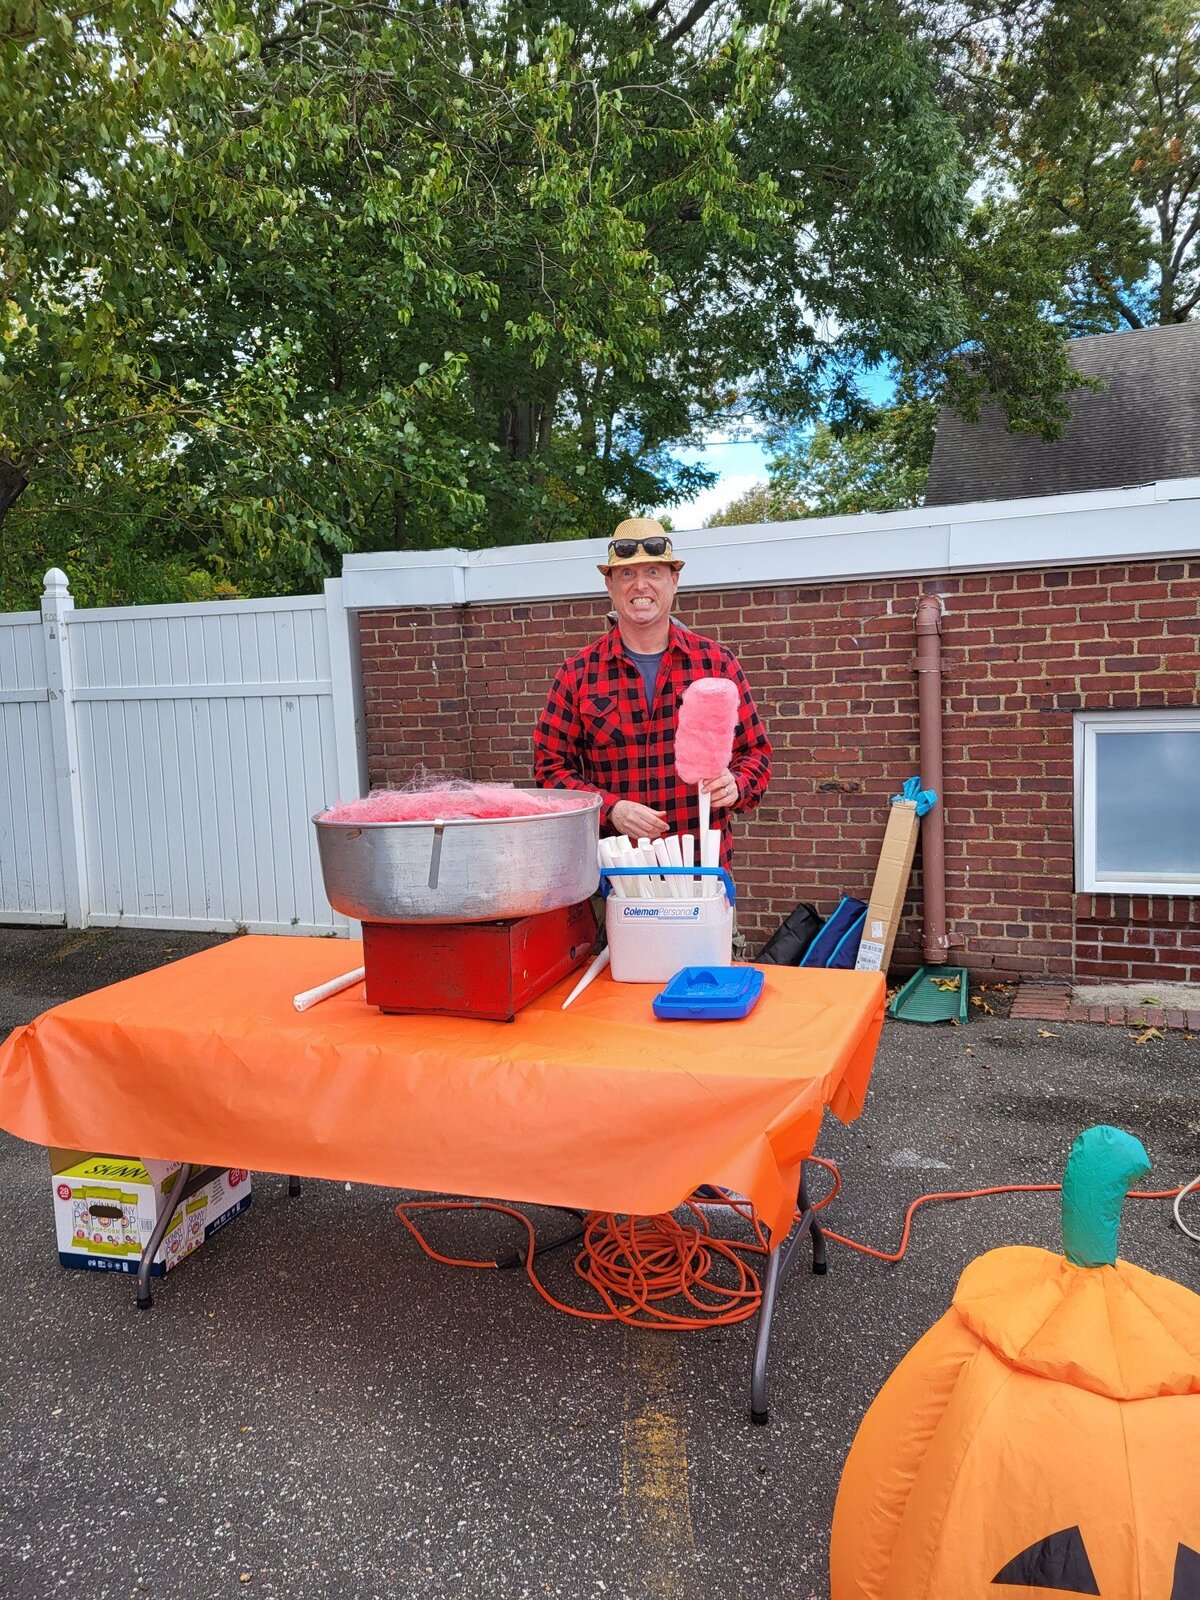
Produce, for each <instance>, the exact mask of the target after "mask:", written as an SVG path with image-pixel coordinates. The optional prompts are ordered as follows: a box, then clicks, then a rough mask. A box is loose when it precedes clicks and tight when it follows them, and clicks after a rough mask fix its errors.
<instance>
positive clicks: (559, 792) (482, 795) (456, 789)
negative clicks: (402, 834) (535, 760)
mask: <svg viewBox="0 0 1200 1600" xmlns="http://www.w3.org/2000/svg"><path fill="white" fill-rule="evenodd" d="M594 800H595V796H594V795H592V794H584V793H575V792H574V791H572V790H570V789H518V788H516V787H514V786H513V785H512V784H507V783H465V782H462V781H461V780H459V781H456V782H451V783H446V784H435V785H433V786H432V787H429V788H424V789H374V790H372V792H371V793H370V794H368V795H364V796H363V798H362V799H361V800H341V801H339V802H338V803H337V804H336V805H333V806H330V808H329V810H328V811H326V812H324V813H322V817H321V820H322V821H323V822H353V823H364V822H449V821H451V820H453V819H455V818H461V817H471V818H475V819H477V820H479V821H492V820H498V819H501V818H504V817H541V816H548V815H550V814H552V813H555V812H560V811H580V810H582V809H584V808H585V807H586V806H590V805H591V804H592V803H593V801H594Z"/></svg>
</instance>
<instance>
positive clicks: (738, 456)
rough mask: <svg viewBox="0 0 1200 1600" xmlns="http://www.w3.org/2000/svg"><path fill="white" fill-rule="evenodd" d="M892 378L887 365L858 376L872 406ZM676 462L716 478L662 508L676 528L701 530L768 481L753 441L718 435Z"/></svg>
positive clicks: (762, 454) (887, 391) (763, 455)
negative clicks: (701, 468)
mask: <svg viewBox="0 0 1200 1600" xmlns="http://www.w3.org/2000/svg"><path fill="white" fill-rule="evenodd" d="M895 383H896V380H895V375H894V373H893V371H892V369H891V368H890V366H889V365H887V364H886V363H884V364H881V365H879V366H877V367H875V368H873V369H871V370H869V371H866V372H864V373H862V374H861V376H860V379H859V384H860V388H861V389H862V392H863V394H864V395H865V396H866V397H867V399H869V400H870V401H871V402H872V403H873V404H875V405H881V404H882V403H883V402H884V401H886V400H888V399H889V398H890V396H891V395H892V394H893V392H894V390H895ZM678 455H679V459H680V460H681V461H684V462H686V463H687V464H688V465H689V466H692V465H696V464H699V465H700V466H704V467H707V468H708V469H709V471H710V472H716V473H718V474H719V477H718V480H717V482H716V484H715V485H714V486H713V488H711V489H706V490H705V491H704V493H703V494H699V495H697V496H696V498H695V499H694V500H689V501H686V502H685V503H684V504H682V505H678V506H670V507H664V508H663V509H665V510H667V512H668V514H669V515H670V518H671V522H672V524H673V526H675V527H676V528H680V529H683V528H702V527H703V526H704V524H705V522H706V521H707V519H708V518H709V517H710V516H711V515H712V514H713V512H714V511H720V510H721V509H722V508H723V507H725V506H727V505H728V504H729V502H730V501H731V500H736V499H737V497H738V496H739V495H741V494H745V492H746V490H747V489H750V488H753V486H754V485H755V484H756V483H765V482H766V478H767V452H766V450H764V448H763V446H762V445H761V444H760V443H759V442H758V441H757V440H755V439H731V440H729V441H728V442H726V441H724V440H722V439H721V438H720V436H719V435H714V437H713V439H712V440H711V441H710V442H709V444H708V445H707V446H706V447H705V448H703V449H696V450H680V451H679V452H678Z"/></svg>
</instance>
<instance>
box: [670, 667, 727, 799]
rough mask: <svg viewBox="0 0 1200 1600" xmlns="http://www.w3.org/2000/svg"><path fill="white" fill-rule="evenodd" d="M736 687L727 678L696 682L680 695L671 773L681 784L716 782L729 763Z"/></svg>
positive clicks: (697, 680) (706, 679)
mask: <svg viewBox="0 0 1200 1600" xmlns="http://www.w3.org/2000/svg"><path fill="white" fill-rule="evenodd" d="M738 698H739V697H738V687H737V684H736V683H734V682H733V681H732V679H730V678H697V679H696V681H695V683H689V684H688V686H687V688H686V689H685V690H684V691H683V699H682V700H681V701H680V702H679V724H678V726H677V727H676V729H675V771H676V772H677V773H678V774H679V777H680V778H681V779H682V781H683V782H684V783H704V782H705V781H706V780H707V779H708V778H718V777H720V775H721V773H722V772H724V771H725V769H726V767H728V765H729V763H730V761H731V760H732V759H733V740H734V735H735V734H736V733H737V724H738Z"/></svg>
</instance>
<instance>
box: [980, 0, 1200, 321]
mask: <svg viewBox="0 0 1200 1600" xmlns="http://www.w3.org/2000/svg"><path fill="white" fill-rule="evenodd" d="M1198 69H1200V16H1198V15H1197V12H1196V7H1195V5H1194V3H1193V0H1106V3H1105V4H1103V5H1101V6H1097V5H1096V4H1095V3H1094V0H1066V3H1064V4H1056V5H1055V6H1053V7H1050V8H1048V9H1047V10H1046V12H1045V13H1044V15H1043V16H1042V18H1041V21H1040V25H1039V26H1038V27H1037V28H1036V29H1035V30H1033V31H1032V32H1031V33H1030V34H1029V35H1028V36H1026V37H1025V38H1023V39H1022V40H1020V41H1019V42H1018V48H1017V49H1016V50H1015V51H1014V52H1013V54H1012V55H1011V57H1010V58H1008V59H1006V60H1005V61H1003V62H1002V63H1001V64H1000V65H999V67H998V69H997V73H996V87H997V92H998V98H999V107H998V116H997V140H996V155H997V160H998V162H999V164H1000V172H1001V174H1002V177H1003V181H1004V184H1005V185H1006V186H1007V187H1008V188H1009V189H1010V190H1011V195H1010V197H1009V198H1008V200H1007V205H1006V207H1005V209H1007V210H1008V211H1010V212H1011V213H1013V214H1014V216H1015V217H1016V218H1019V219H1020V222H1021V224H1022V225H1023V226H1024V227H1025V229H1026V230H1027V232H1028V233H1029V235H1030V236H1031V238H1032V239H1033V240H1034V241H1035V242H1036V244H1037V246H1038V248H1040V249H1042V250H1043V251H1047V252H1048V253H1049V254H1050V257H1051V259H1053V260H1054V261H1055V263H1056V264H1057V267H1058V270H1059V272H1060V273H1061V275H1062V278H1063V281H1064V284H1065V285H1066V288H1067V291H1068V294H1069V297H1070V308H1069V318H1068V320H1069V322H1070V325H1071V327H1072V329H1073V330H1074V331H1077V332H1096V331H1103V330H1106V329H1112V328H1119V327H1129V328H1140V327H1144V326H1146V325H1147V324H1148V323H1155V322H1158V323H1170V322H1182V321H1186V320H1187V318H1188V317H1190V316H1191V315H1192V314H1193V312H1194V311H1195V310H1196V307H1197V305H1198V304H1200V70H1198Z"/></svg>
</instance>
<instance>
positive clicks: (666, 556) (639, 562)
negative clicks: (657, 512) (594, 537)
mask: <svg viewBox="0 0 1200 1600" xmlns="http://www.w3.org/2000/svg"><path fill="white" fill-rule="evenodd" d="M647 546H649V548H647ZM648 564H650V565H654V566H660V567H661V566H667V567H673V568H674V569H675V571H676V572H682V571H683V562H682V561H680V560H679V558H678V557H677V556H676V554H675V548H674V546H673V545H672V543H671V535H670V534H669V533H668V532H667V531H666V529H665V528H664V527H663V525H662V523H661V522H655V520H654V518H653V517H626V519H625V521H624V522H618V524H617V526H616V527H615V528H614V529H613V536H612V538H611V539H610V540H609V541H608V560H607V561H606V562H603V563H601V565H600V566H598V567H597V568H596V571H597V572H602V573H603V574H604V576H605V577H606V578H607V577H608V575H609V573H610V572H612V571H613V570H614V569H615V568H616V567H636V566H645V565H648Z"/></svg>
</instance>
